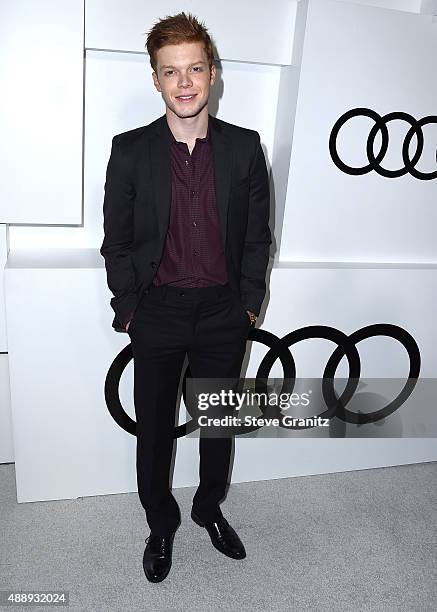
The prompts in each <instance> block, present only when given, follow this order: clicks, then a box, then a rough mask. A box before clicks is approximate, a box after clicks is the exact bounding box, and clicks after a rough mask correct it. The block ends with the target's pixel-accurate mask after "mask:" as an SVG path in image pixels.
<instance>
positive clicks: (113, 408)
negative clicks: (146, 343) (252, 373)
mask: <svg viewBox="0 0 437 612" xmlns="http://www.w3.org/2000/svg"><path fill="white" fill-rule="evenodd" d="M375 336H387V337H390V338H393V339H395V340H397V341H398V342H399V343H400V344H401V345H402V346H403V347H404V348H405V350H406V351H407V353H408V356H409V360H410V369H409V373H408V378H407V379H406V381H405V384H404V386H403V388H402V389H401V391H400V393H399V394H398V395H397V396H396V397H395V398H394V399H393V400H392V401H391V402H390V403H388V404H387V405H386V406H384V407H383V408H381V409H379V410H376V411H374V412H370V413H365V414H363V413H361V412H360V413H355V412H351V411H349V410H347V409H346V408H345V406H346V405H347V404H348V402H349V401H350V400H351V398H352V396H353V395H354V393H355V390H356V389H357V387H358V384H359V379H360V374H361V362H360V356H359V354H358V350H357V346H356V345H357V344H358V343H359V342H361V341H362V340H365V339H367V338H372V337H375ZM309 338H324V339H326V340H330V341H331V342H334V344H336V345H337V348H336V349H335V350H334V352H333V353H332V355H331V356H330V358H329V359H328V362H327V364H326V367H325V371H324V372H323V380H322V394H323V398H324V401H325V404H326V406H327V410H325V411H324V412H322V413H321V414H319V415H317V416H318V417H319V418H325V419H331V418H332V417H334V416H337V417H339V418H340V419H342V420H343V421H345V422H349V423H355V424H365V423H373V422H375V421H379V420H381V419H383V418H385V417H387V416H388V415H390V414H392V413H393V412H394V411H395V410H397V409H398V408H399V407H400V406H401V405H402V404H403V403H404V402H405V401H406V400H407V399H408V397H409V396H410V395H411V393H412V392H413V389H414V387H415V386H416V383H417V379H418V377H419V373H420V351H419V347H418V346H417V344H416V341H415V340H414V338H413V337H412V336H411V335H410V334H409V333H408V332H407V331H405V330H404V329H403V328H402V327H398V326H397V325H391V324H389V323H379V324H374V325H368V326H366V327H362V328H361V329H359V330H357V331H355V332H353V333H352V334H350V335H347V334H345V333H343V332H341V331H339V330H338V329H335V328H334V327H328V326H326V325H310V326H308V327H302V328H300V329H297V330H295V331H292V332H290V333H288V334H286V335H285V336H284V337H283V338H278V337H277V336H275V335H274V334H272V333H271V332H268V331H266V330H264V329H256V328H253V329H251V330H250V332H249V335H248V340H252V341H255V342H260V343H261V344H264V345H265V346H267V347H268V348H269V349H270V350H269V351H268V352H267V353H266V355H265V356H264V358H263V360H262V361H261V363H260V366H259V368H258V371H257V374H256V380H255V391H257V392H259V391H260V390H264V389H265V385H266V382H267V380H268V377H269V373H270V371H271V369H272V367H273V364H274V363H275V362H276V360H277V359H279V361H280V362H281V365H282V369H283V374H284V379H283V386H282V389H281V391H280V393H292V391H293V388H294V385H295V381H296V364H295V362H294V359H293V355H292V354H291V352H290V351H289V350H288V349H289V347H290V346H292V345H294V344H297V343H298V342H301V341H302V340H307V339H309ZM344 356H345V357H346V359H347V361H348V365H349V378H348V382H347V384H346V387H345V389H344V391H343V393H342V394H341V396H340V397H338V394H337V393H336V391H335V389H334V378H335V373H336V371H337V368H338V365H339V363H340V361H341V360H342V358H343V357H344ZM131 359H132V350H131V345H130V344H128V345H127V346H126V347H125V348H124V349H123V350H122V351H121V352H120V353H119V354H118V355H117V357H116V358H115V359H114V361H113V363H112V364H111V366H110V368H109V371H108V374H107V376H106V381H105V399H106V404H107V406H108V410H109V412H110V414H111V416H112V417H113V419H114V420H115V421H116V423H118V425H119V426H120V427H121V428H122V429H124V430H125V431H127V432H128V433H131V434H132V435H136V423H135V421H133V420H132V419H131V418H130V417H129V416H128V415H127V414H126V412H125V411H124V410H123V407H122V405H121V403H120V397H119V383H120V378H121V375H122V374H123V371H124V369H125V367H126V366H127V364H128V363H129V361H130V360H131ZM187 378H191V373H190V369H189V367H187V368H186V370H185V372H184V378H183V385H182V393H183V398H184V403H185V406H186V408H187V410H188V412H189V414H190V415H191V417H192V418H191V419H190V420H189V421H188V422H187V423H185V424H183V425H179V426H178V427H176V428H175V434H174V437H175V438H180V437H182V436H184V435H186V434H187V433H191V432H193V431H194V430H195V429H198V427H199V425H198V423H197V419H195V415H196V414H198V410H197V406H193V405H190V402H189V401H188V400H187V394H186V382H187ZM260 408H261V410H262V411H263V413H265V410H266V408H265V407H264V408H263V407H262V406H260ZM282 427H286V428H287V429H307V428H308V427H312V425H309V426H308V427H301V426H297V425H282ZM231 429H232V432H231V434H232V435H234V434H238V433H248V432H249V431H253V430H255V429H258V426H253V427H247V426H244V425H242V426H237V427H233V428H231Z"/></svg>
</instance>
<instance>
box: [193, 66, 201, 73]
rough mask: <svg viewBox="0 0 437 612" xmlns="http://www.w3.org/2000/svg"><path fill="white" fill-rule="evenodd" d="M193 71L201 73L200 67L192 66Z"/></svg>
mask: <svg viewBox="0 0 437 612" xmlns="http://www.w3.org/2000/svg"><path fill="white" fill-rule="evenodd" d="M193 70H194V71H195V72H202V67H201V66H194V67H193Z"/></svg>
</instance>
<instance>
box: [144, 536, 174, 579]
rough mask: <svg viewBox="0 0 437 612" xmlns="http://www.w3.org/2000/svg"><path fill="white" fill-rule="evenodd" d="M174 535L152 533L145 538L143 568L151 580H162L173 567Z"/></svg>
mask: <svg viewBox="0 0 437 612" xmlns="http://www.w3.org/2000/svg"><path fill="white" fill-rule="evenodd" d="M174 535H175V534H174V533H172V534H171V535H170V536H157V535H153V534H152V533H151V534H150V535H149V537H148V538H147V539H146V540H145V542H146V548H145V550H144V557H143V568H144V573H145V574H146V578H147V580H150V582H161V580H164V578H166V577H167V575H168V573H169V571H170V568H171V555H172V551H173V539H174Z"/></svg>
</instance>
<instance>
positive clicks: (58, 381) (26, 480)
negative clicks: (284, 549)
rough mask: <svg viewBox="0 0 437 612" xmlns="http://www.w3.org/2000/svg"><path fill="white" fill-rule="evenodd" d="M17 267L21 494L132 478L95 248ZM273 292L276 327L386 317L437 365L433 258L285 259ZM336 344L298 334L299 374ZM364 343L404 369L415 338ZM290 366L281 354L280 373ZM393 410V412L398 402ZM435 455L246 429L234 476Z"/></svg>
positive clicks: (384, 366) (409, 444)
mask: <svg viewBox="0 0 437 612" xmlns="http://www.w3.org/2000/svg"><path fill="white" fill-rule="evenodd" d="M6 279H7V316H8V335H9V364H10V379H11V402H12V418H13V431H14V448H15V467H16V476H17V495H18V501H19V502H24V501H36V500H45V499H62V498H70V497H71V498H74V497H78V496H83V495H99V494H109V493H120V492H127V491H135V490H136V477H135V438H134V437H133V436H131V435H130V434H127V433H126V432H125V431H124V430H122V429H120V428H119V427H118V425H116V424H115V422H114V421H113V420H112V417H111V416H110V415H109V412H108V411H107V408H106V404H105V400H104V381H105V377H106V373H107V371H108V368H109V366H110V364H111V363H112V361H113V359H114V358H115V356H116V355H117V354H118V352H119V351H120V350H121V349H122V348H124V347H125V346H126V345H127V344H128V342H129V337H128V336H127V335H126V334H117V333H114V332H113V331H112V328H111V322H112V314H111V313H112V311H111V309H110V307H109V298H110V295H109V291H108V289H107V286H106V279H105V272H104V268H103V267H102V266H101V265H100V258H99V255H98V251H97V250H92V249H91V250H82V249H73V250H71V251H69V250H65V251H57V250H52V251H51V252H50V251H45V252H39V253H37V252H34V251H32V250H29V251H28V252H23V253H20V252H16V253H10V256H9V259H8V266H7V268H6ZM345 287H347V291H346V290H344V288H345ZM23 295H31V296H32V299H31V300H29V299H26V300H23ZM270 295H271V299H270V303H269V307H268V310H267V314H266V317H265V318H264V321H263V327H264V328H265V329H267V330H271V331H272V332H273V333H275V334H277V335H278V336H282V335H284V334H285V333H288V332H289V331H292V330H293V329H296V328H298V327H300V326H305V325H312V324H323V325H333V326H335V327H337V328H338V329H340V330H342V331H344V332H346V333H351V332H352V331H354V330H356V329H358V328H359V327H361V326H363V325H366V324H369V323H378V322H386V321H389V322H391V323H394V324H398V325H401V326H403V327H405V329H406V330H407V331H409V332H410V333H411V334H412V335H413V337H414V338H415V339H416V342H417V343H418V345H419V347H420V350H421V353H422V374H421V375H422V376H433V374H434V373H435V371H436V369H437V355H436V352H435V346H436V343H437V330H436V328H435V326H434V327H431V328H430V327H429V321H430V320H432V318H433V316H434V311H435V306H434V305H435V303H436V302H437V268H436V267H433V268H430V269H422V270H421V269H359V268H353V267H350V268H337V269H335V268H334V269H323V268H320V269H318V268H275V269H273V271H272V275H271V284H270ZM417 296H420V299H418V297H417ZM35 321H38V325H35ZM332 350H333V345H332V343H330V342H322V341H321V342H317V341H315V340H312V341H307V342H303V343H301V344H300V345H297V346H296V347H293V355H294V356H295V359H296V365H297V370H298V376H321V373H323V367H324V365H325V364H326V359H325V361H322V360H323V359H324V358H327V357H328V356H329V354H330V353H331V352H332ZM359 351H360V356H361V358H362V376H363V377H371V376H375V377H380V376H391V377H405V375H406V373H407V360H406V359H405V351H404V350H403V349H402V347H401V348H399V346H398V345H397V344H396V343H395V342H393V341H391V342H390V341H389V340H385V339H384V338H376V339H375V340H374V341H373V340H372V341H367V342H363V343H361V344H360V345H359ZM264 354H265V350H264V349H262V347H261V345H259V344H257V343H252V349H251V350H250V349H249V350H248V357H249V363H248V364H247V368H246V376H248V377H252V376H255V374H256V369H257V367H258V365H259V363H260V361H261V357H262V356H264ZM341 365H342V364H340V366H341ZM281 375H282V374H281V370H280V367H278V368H276V366H274V369H272V372H271V374H270V377H274V376H278V377H280V376H281ZM341 375H344V373H343V374H342V368H341V367H340V368H339V371H338V376H341ZM23 381H25V382H26V384H23ZM132 384H133V367H132V362H130V363H129V364H128V366H127V368H126V371H125V372H124V374H123V376H122V380H121V393H120V397H121V401H122V404H123V406H124V408H125V410H126V412H127V413H128V414H129V415H130V416H131V417H132V418H135V417H134V415H135V412H134V407H133V391H132V388H133V387H132ZM181 413H182V414H181V422H182V421H184V419H185V414H183V413H184V411H183V410H181ZM390 418H391V417H390ZM392 419H393V420H395V422H396V420H397V419H398V414H394V415H392ZM375 437H376V436H375ZM197 443H198V440H197V439H195V438H190V439H187V438H183V439H181V440H179V441H178V453H177V455H176V464H175V475H174V486H175V487H182V486H193V485H194V484H196V483H197V479H198V451H197ZM435 460H437V446H436V444H435V439H432V438H429V439H421V438H414V439H401V440H398V439H380V440H377V439H373V438H368V439H362V440H357V439H356V438H354V439H353V440H352V439H351V440H344V439H340V438H339V439H331V440H323V441H322V440H319V441H318V443H317V444H314V439H311V438H307V439H302V440H298V441H296V440H295V439H281V440H278V439H277V438H265V439H262V438H256V439H244V440H243V439H239V440H238V445H237V449H236V461H235V465H234V471H233V482H241V481H251V480H260V479H266V478H280V477H287V476H294V475H301V474H315V473H327V472H333V471H347V470H352V469H364V468H368V467H379V466H385V465H398V464H403V463H413V462H419V461H435Z"/></svg>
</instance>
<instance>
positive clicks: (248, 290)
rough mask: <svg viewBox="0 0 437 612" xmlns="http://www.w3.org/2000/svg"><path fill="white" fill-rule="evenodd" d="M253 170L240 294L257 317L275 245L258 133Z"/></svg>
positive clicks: (267, 183)
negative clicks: (273, 243) (270, 225)
mask: <svg viewBox="0 0 437 612" xmlns="http://www.w3.org/2000/svg"><path fill="white" fill-rule="evenodd" d="M255 134H256V138H255V148H254V154H253V158H252V162H251V166H250V184H249V208H248V220H247V231H246V237H245V241H244V247H243V256H242V261H241V280H240V294H241V301H242V302H243V304H244V306H245V308H246V309H247V310H250V311H252V312H253V313H255V314H256V315H257V316H258V315H259V311H260V309H261V304H262V302H263V299H264V296H265V292H266V280H265V276H266V271H267V266H268V263H269V251H270V244H271V243H272V238H271V233H270V228H269V217H270V190H269V177H268V172H267V167H266V160H265V157H264V152H263V150H262V147H261V142H260V137H259V134H258V132H255Z"/></svg>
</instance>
